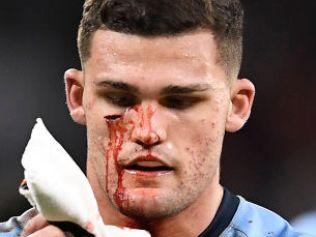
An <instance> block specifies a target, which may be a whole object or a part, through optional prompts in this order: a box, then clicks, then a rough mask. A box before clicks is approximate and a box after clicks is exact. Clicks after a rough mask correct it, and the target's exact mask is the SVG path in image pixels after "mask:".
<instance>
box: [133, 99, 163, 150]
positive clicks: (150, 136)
mask: <svg viewBox="0 0 316 237" xmlns="http://www.w3.org/2000/svg"><path fill="white" fill-rule="evenodd" d="M135 111H136V117H135V121H134V125H135V126H134V128H133V131H132V134H131V139H132V141H133V142H135V143H137V144H138V145H141V146H142V147H143V148H145V149H149V148H151V147H153V146H157V145H159V144H161V143H162V142H163V141H164V140H165V139H166V131H165V129H164V126H163V121H162V119H161V118H159V111H158V110H157V108H154V106H152V105H151V104H149V105H146V106H139V107H138V108H135ZM133 120H134V119H133Z"/></svg>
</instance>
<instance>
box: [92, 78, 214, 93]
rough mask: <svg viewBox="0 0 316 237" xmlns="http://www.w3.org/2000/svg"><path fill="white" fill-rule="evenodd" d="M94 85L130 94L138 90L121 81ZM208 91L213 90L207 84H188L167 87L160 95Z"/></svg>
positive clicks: (105, 81)
mask: <svg viewBox="0 0 316 237" xmlns="http://www.w3.org/2000/svg"><path fill="white" fill-rule="evenodd" d="M96 85H97V86H101V87H110V88H113V89H116V90H123V91H126V92H130V93H139V89H138V88H137V87H135V86H133V85H131V84H128V83H125V82H121V81H113V80H104V81H101V82H97V83H96ZM210 89H213V86H212V85H211V84H207V83H204V84H189V85H185V86H180V85H169V86H167V87H164V88H163V89H162V90H161V91H160V95H163V96H166V95H172V94H190V93H194V92H203V91H207V90H210Z"/></svg>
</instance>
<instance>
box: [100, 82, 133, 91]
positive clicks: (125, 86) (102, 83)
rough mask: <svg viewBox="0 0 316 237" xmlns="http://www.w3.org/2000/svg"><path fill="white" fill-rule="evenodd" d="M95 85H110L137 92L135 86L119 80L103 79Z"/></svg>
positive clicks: (118, 88) (114, 87)
mask: <svg viewBox="0 0 316 237" xmlns="http://www.w3.org/2000/svg"><path fill="white" fill-rule="evenodd" d="M96 86H101V87H111V88H113V89H117V90H123V91H126V92H133V93H137V92H139V90H138V88H137V87H135V86H132V85H130V84H128V83H125V82H121V81H113V80H105V81H101V82H97V83H96Z"/></svg>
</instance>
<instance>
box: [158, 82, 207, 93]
mask: <svg viewBox="0 0 316 237" xmlns="http://www.w3.org/2000/svg"><path fill="white" fill-rule="evenodd" d="M210 89H213V87H212V86H211V85H210V84H191V85H186V86H179V85H169V86H167V87H165V88H163V89H162V90H161V92H160V94H161V95H170V94H190V93H194V92H203V91H207V90H210Z"/></svg>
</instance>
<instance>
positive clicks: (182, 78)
mask: <svg viewBox="0 0 316 237" xmlns="http://www.w3.org/2000/svg"><path fill="white" fill-rule="evenodd" d="M65 79H66V87H67V103H68V107H69V109H70V113H71V115H72V117H73V119H74V120H75V121H77V122H79V123H82V124H84V125H86V127H87V138H88V154H87V157H88V159H87V176H88V179H89V181H90V183H91V186H92V188H93V191H94V193H95V196H96V198H97V201H98V204H99V208H100V211H101V215H102V217H103V219H104V221H105V223H106V224H112V225H117V226H127V227H132V228H144V229H146V230H148V231H150V233H151V234H152V235H153V236H158V237H160V236H169V237H173V236H188V237H190V236H192V237H193V236H198V235H199V234H200V233H201V232H202V231H203V230H204V229H205V228H206V227H207V226H208V225H209V224H210V222H211V220H212V219H213V217H214V215H215V213H216V211H217V209H218V206H219V204H220V202H221V198H222V195H223V190H222V187H221V185H220V183H219V170H220V165H219V161H220V155H221V150H222V143H223V138H224V134H225V130H226V131H230V132H233V131H237V130H239V129H240V128H241V127H242V126H243V124H244V123H245V121H246V120H247V118H248V117H249V114H250V108H251V105H252V101H253V94H254V87H253V85H252V84H251V83H250V82H249V81H248V80H238V81H236V80H234V83H232V84H230V83H228V79H227V77H226V74H225V70H224V69H223V67H222V64H221V63H220V60H219V58H218V51H217V47H216V43H215V41H214V38H213V35H212V33H211V32H210V31H208V30H199V31H194V32H191V33H186V34H180V35H177V36H172V37H152V38H149V37H148V38H146V37H140V36H136V35H128V34H123V33H117V32H112V31H107V30H98V31H96V32H95V34H94V36H93V38H92V41H91V55H90V57H89V58H88V60H87V61H86V62H85V63H84V65H83V72H80V71H77V70H70V71H68V72H66V74H65ZM146 159H149V160H150V161H152V162H153V163H148V160H146ZM144 162H145V163H144ZM146 162H147V163H146ZM157 163H159V164H161V166H163V167H164V168H162V169H161V170H159V169H158V170H152V169H151V168H150V167H146V169H144V170H138V169H135V164H136V165H140V164H141V165H143V164H145V166H150V165H152V164H157ZM138 168H139V166H138ZM188 220H190V225H188Z"/></svg>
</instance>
